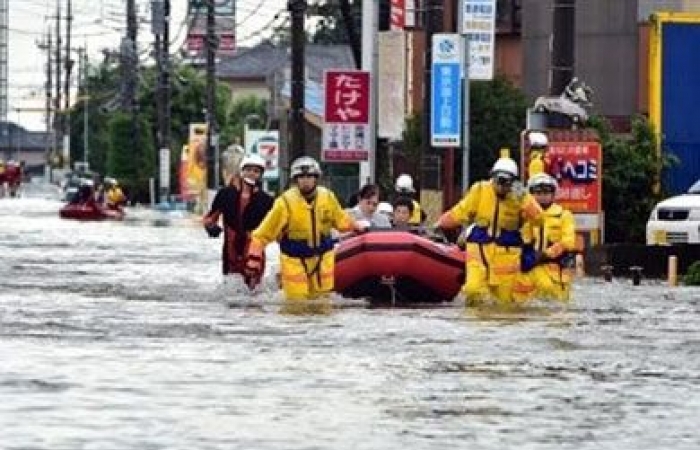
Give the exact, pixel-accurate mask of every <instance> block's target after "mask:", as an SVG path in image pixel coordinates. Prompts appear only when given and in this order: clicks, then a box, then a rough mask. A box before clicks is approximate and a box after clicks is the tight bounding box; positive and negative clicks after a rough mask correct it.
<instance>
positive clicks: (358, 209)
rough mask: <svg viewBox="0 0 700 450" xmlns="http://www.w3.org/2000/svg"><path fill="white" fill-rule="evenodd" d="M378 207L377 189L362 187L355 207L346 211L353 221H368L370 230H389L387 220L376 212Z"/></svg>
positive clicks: (389, 223)
mask: <svg viewBox="0 0 700 450" xmlns="http://www.w3.org/2000/svg"><path fill="white" fill-rule="evenodd" d="M378 206H379V187H378V186H376V185H374V184H366V185H364V186H362V189H360V193H359V202H358V204H357V206H355V207H354V208H351V209H349V210H348V212H349V213H350V215H351V216H352V217H353V218H354V219H355V220H365V221H368V222H369V224H370V227H372V228H391V221H390V220H389V218H388V217H387V216H386V215H384V214H381V213H379V212H378V211H377V207H378Z"/></svg>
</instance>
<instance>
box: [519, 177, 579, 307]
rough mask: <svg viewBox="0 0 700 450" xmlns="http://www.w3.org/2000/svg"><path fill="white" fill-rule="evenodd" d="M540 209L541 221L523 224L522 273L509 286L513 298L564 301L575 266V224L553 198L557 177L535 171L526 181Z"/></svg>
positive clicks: (572, 217) (566, 299)
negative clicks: (512, 284)
mask: <svg viewBox="0 0 700 450" xmlns="http://www.w3.org/2000/svg"><path fill="white" fill-rule="evenodd" d="M527 187H528V190H529V191H530V193H531V194H532V195H533V196H534V197H535V199H536V200H537V202H538V203H539V204H540V206H542V209H543V210H544V213H543V216H542V222H541V223H539V224H537V223H530V222H528V223H526V224H525V225H524V226H523V230H522V231H523V241H524V247H523V255H522V267H521V268H522V272H523V273H522V274H520V275H519V276H518V277H517V280H516V283H515V285H514V288H513V297H514V299H515V300H516V301H519V302H524V301H527V300H530V299H532V298H533V297H538V298H542V299H551V300H559V301H568V300H569V297H570V293H571V281H572V278H573V272H574V270H573V269H574V267H575V251H576V224H575V222H574V216H573V214H572V213H571V211H569V210H567V209H565V208H563V207H562V206H561V205H559V204H558V203H555V202H554V197H555V196H556V192H557V188H558V185H557V181H556V180H555V179H554V178H553V177H552V176H551V175H549V174H546V173H539V174H537V175H535V176H533V177H532V178H530V180H529V181H528V183H527Z"/></svg>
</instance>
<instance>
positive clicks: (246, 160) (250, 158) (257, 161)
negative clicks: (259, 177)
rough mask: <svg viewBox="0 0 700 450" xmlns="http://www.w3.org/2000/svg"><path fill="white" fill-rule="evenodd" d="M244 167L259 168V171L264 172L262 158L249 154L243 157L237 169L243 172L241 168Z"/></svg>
mask: <svg viewBox="0 0 700 450" xmlns="http://www.w3.org/2000/svg"><path fill="white" fill-rule="evenodd" d="M246 166H253V167H260V170H262V171H263V172H264V171H265V160H264V159H263V158H262V156H260V155H256V154H254V153H251V154H249V155H246V156H244V157H243V159H242V160H241V164H240V165H239V168H240V169H241V170H243V168H244V167H246Z"/></svg>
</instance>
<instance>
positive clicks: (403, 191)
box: [394, 173, 426, 226]
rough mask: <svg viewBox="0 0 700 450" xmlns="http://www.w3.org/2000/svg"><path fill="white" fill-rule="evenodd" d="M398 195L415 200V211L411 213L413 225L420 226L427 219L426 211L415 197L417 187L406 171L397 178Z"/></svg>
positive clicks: (395, 186)
mask: <svg viewBox="0 0 700 450" xmlns="http://www.w3.org/2000/svg"><path fill="white" fill-rule="evenodd" d="M394 188H395V189H396V195H397V196H399V197H408V198H410V199H411V200H412V201H413V212H412V213H411V221H410V223H411V225H413V226H419V225H421V224H422V223H423V221H425V218H426V214H425V211H423V209H422V208H421V206H420V203H418V201H416V200H415V199H414V196H415V195H416V189H415V188H414V187H413V178H411V176H410V175H408V174H406V173H402V174H401V175H399V176H398V177H397V178H396V184H395V185H394Z"/></svg>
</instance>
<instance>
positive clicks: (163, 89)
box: [151, 0, 170, 203]
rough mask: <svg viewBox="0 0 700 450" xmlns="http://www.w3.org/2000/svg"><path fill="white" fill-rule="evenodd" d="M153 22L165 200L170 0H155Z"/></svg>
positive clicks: (167, 186) (161, 182) (163, 195)
mask: <svg viewBox="0 0 700 450" xmlns="http://www.w3.org/2000/svg"><path fill="white" fill-rule="evenodd" d="M151 11H152V13H153V16H152V20H151V24H152V31H153V34H154V35H155V47H156V48H155V50H156V65H157V67H158V78H157V79H158V82H157V88H156V104H157V108H156V109H157V117H158V139H157V141H158V143H157V144H158V149H159V164H160V177H159V194H160V195H159V196H160V201H161V203H164V202H166V201H167V198H168V194H169V191H170V78H169V65H170V60H169V52H170V46H169V42H168V40H169V22H170V0H152V2H151Z"/></svg>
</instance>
